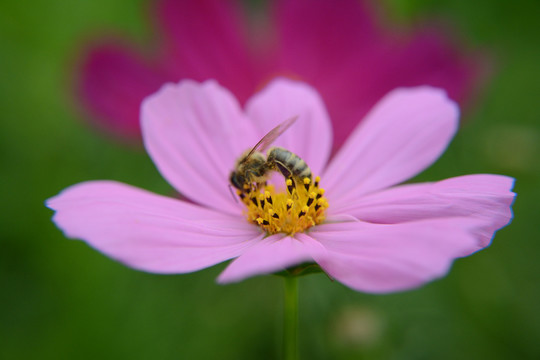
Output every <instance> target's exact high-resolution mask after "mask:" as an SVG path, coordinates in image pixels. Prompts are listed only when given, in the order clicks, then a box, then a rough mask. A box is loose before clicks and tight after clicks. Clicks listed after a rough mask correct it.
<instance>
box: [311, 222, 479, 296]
mask: <svg viewBox="0 0 540 360" xmlns="http://www.w3.org/2000/svg"><path fill="white" fill-rule="evenodd" d="M475 226H477V224H476V223H475V222H474V221H471V220H470V219H467V218H453V219H437V220H424V221H417V222H411V223H404V224H396V225H380V224H370V223H364V222H347V223H341V224H327V225H320V226H318V227H316V228H314V230H313V231H311V232H310V233H309V234H306V235H304V234H303V235H302V237H301V239H303V238H304V237H306V236H309V237H312V238H313V239H316V240H317V241H319V242H320V243H321V244H323V245H324V251H322V250H320V249H318V248H314V249H312V251H313V252H312V253H313V258H314V259H315V261H317V263H318V264H319V265H320V266H321V267H322V268H323V269H324V271H326V272H327V273H328V275H330V276H331V277H333V278H335V279H336V280H338V281H339V282H341V283H343V284H345V285H347V286H349V287H351V288H353V289H355V290H358V291H364V292H370V293H387V292H392V291H400V290H405V289H410V288H414V287H417V286H420V285H421V284H424V283H426V282H428V281H431V280H433V279H436V278H438V277H441V276H443V275H445V274H446V273H447V272H448V270H449V268H450V265H451V264H452V261H453V260H454V259H455V258H457V257H460V256H462V255H463V254H465V253H471V252H472V251H473V249H474V250H476V249H477V248H476V240H475V238H474V236H473V233H474V230H475Z"/></svg>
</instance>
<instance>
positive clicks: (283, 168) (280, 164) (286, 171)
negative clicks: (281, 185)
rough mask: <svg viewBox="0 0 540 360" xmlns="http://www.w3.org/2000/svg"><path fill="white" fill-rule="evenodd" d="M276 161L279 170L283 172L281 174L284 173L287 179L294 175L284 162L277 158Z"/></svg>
mask: <svg viewBox="0 0 540 360" xmlns="http://www.w3.org/2000/svg"><path fill="white" fill-rule="evenodd" d="M274 163H275V164H276V167H277V168H278V170H279V172H280V173H281V175H283V177H284V178H285V179H288V178H290V177H291V175H292V173H291V171H290V170H289V169H287V167H286V166H285V165H284V164H282V163H281V162H279V161H276V160H274Z"/></svg>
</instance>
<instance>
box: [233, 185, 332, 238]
mask: <svg viewBox="0 0 540 360" xmlns="http://www.w3.org/2000/svg"><path fill="white" fill-rule="evenodd" d="M298 181H299V180H294V179H292V178H288V179H287V180H286V182H285V184H286V189H285V191H282V192H277V191H276V189H275V187H274V186H273V185H266V184H264V185H261V186H259V187H258V188H256V189H251V188H249V186H246V189H245V191H244V192H242V191H238V196H239V197H240V199H241V200H242V202H243V203H244V204H245V205H246V208H247V210H246V216H247V219H248V221H250V222H252V223H254V224H257V225H259V226H260V227H261V228H262V229H264V231H266V232H267V233H268V234H276V233H279V232H281V233H285V234H289V235H293V234H295V233H297V232H303V231H305V230H307V229H309V228H310V227H312V226H315V225H317V224H320V223H321V222H322V221H323V220H324V213H325V210H326V208H327V207H328V201H327V200H326V198H325V197H324V189H322V188H320V187H319V181H320V178H319V177H318V176H317V177H316V178H315V181H314V182H312V181H311V179H309V178H304V179H303V180H302V183H300V184H299V183H297V182H298Z"/></svg>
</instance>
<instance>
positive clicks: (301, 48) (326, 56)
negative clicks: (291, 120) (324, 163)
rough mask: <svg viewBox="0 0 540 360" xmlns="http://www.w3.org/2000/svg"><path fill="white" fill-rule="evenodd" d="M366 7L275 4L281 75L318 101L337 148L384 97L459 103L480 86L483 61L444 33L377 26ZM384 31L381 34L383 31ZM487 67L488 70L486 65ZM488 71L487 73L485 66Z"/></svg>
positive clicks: (353, 1)
mask: <svg viewBox="0 0 540 360" xmlns="http://www.w3.org/2000/svg"><path fill="white" fill-rule="evenodd" d="M370 5H371V4H370V2H368V1H359V0H339V1H324V0H322V1H317V0H316V1H312V0H292V1H290V0H280V1H276V6H275V10H276V11H275V13H276V27H277V30H278V31H279V42H278V44H279V46H280V47H279V55H280V59H281V63H280V67H281V69H280V70H277V71H276V73H279V72H281V73H282V74H290V76H292V77H294V78H298V79H302V80H304V81H306V82H308V83H310V84H311V85H313V86H314V87H315V88H316V89H317V90H318V91H319V92H320V94H321V96H322V97H323V99H324V100H325V103H326V105H327V107H328V111H329V113H330V118H331V119H332V122H333V124H334V147H335V148H336V149H337V148H339V146H340V145H341V144H342V143H343V142H344V141H345V140H346V138H347V137H348V136H349V134H350V133H351V131H353V129H354V127H355V126H356V124H357V123H358V122H359V121H360V120H361V119H362V118H363V117H364V116H365V114H366V113H367V112H368V111H369V109H371V108H372V107H373V105H375V104H376V102H377V101H378V100H380V99H381V98H382V97H383V96H384V95H385V94H386V93H388V92H389V91H391V90H393V89H394V88H396V87H402V86H418V85H431V86H436V87H441V88H444V89H445V90H446V91H447V92H448V93H449V95H450V97H451V98H452V99H455V100H458V101H462V100H465V99H466V97H467V96H469V95H470V93H471V90H472V89H473V87H474V86H475V85H476V84H477V83H478V82H479V81H480V80H481V79H480V76H479V75H480V70H481V67H480V61H479V59H477V58H476V57H472V56H470V57H468V56H465V55H463V54H461V53H460V52H459V51H457V50H456V48H455V46H453V44H452V43H451V42H450V41H449V40H448V37H446V36H444V35H445V34H443V33H442V32H441V31H439V30H438V29H434V28H431V27H430V28H423V29H420V31H418V32H417V33H414V34H409V35H405V34H404V31H403V29H389V28H388V24H377V23H376V20H377V18H378V17H380V16H379V15H380V14H378V13H377V12H376V11H374V10H375V9H374V8H373V6H370ZM378 25H383V26H378ZM482 65H484V64H482ZM484 68H485V66H484Z"/></svg>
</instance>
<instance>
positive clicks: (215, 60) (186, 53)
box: [157, 0, 257, 102]
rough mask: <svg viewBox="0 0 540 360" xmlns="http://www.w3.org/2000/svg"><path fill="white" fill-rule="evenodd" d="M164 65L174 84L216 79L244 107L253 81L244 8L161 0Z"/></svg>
mask: <svg viewBox="0 0 540 360" xmlns="http://www.w3.org/2000/svg"><path fill="white" fill-rule="evenodd" d="M158 16H159V19H158V21H157V22H158V25H160V26H161V27H162V30H163V32H164V35H165V44H164V47H163V50H164V53H163V55H162V59H163V66H164V67H165V68H167V69H168V70H169V71H170V73H171V77H172V78H174V79H182V78H188V79H194V80H197V81H203V80H207V79H215V80H217V81H218V82H219V83H220V84H222V85H224V86H225V87H226V88H228V89H230V90H231V92H233V93H234V94H235V95H236V96H237V97H238V98H239V99H240V100H241V101H242V102H243V101H245V100H246V99H247V98H248V96H250V95H251V94H252V93H253V91H254V89H255V87H256V85H257V82H256V80H255V76H256V74H257V71H256V69H255V67H254V64H253V61H252V59H251V55H250V53H249V46H248V44H247V39H246V37H247V34H249V32H248V30H247V28H246V24H245V20H244V16H243V13H242V8H241V6H240V4H239V3H238V2H237V1H232V0H229V1H221V0H197V1H182V0H176V1H175V0H162V1H160V2H159V3H158Z"/></svg>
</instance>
